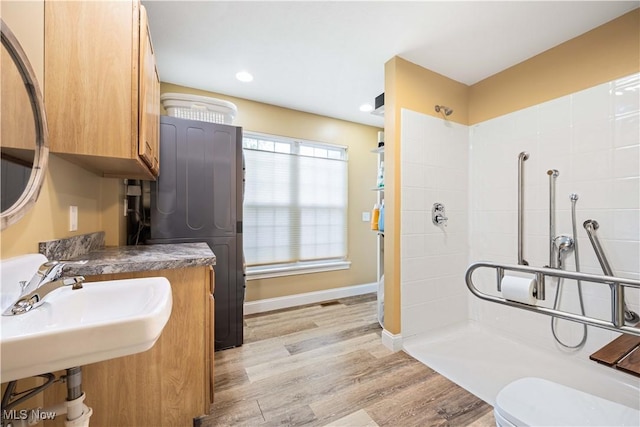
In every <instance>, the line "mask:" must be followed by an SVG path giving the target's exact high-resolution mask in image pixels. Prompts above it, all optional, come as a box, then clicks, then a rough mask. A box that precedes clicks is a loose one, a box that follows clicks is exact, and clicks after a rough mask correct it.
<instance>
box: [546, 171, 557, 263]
mask: <svg viewBox="0 0 640 427" xmlns="http://www.w3.org/2000/svg"><path fill="white" fill-rule="evenodd" d="M547 175H549V268H557V267H558V266H557V265H556V257H555V248H554V246H553V239H555V237H556V178H558V175H560V172H558V170H557V169H550V170H548V171H547Z"/></svg>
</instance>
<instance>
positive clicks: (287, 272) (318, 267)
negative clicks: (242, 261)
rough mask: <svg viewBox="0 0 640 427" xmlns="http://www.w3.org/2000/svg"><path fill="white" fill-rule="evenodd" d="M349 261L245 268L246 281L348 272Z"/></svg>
mask: <svg viewBox="0 0 640 427" xmlns="http://www.w3.org/2000/svg"><path fill="white" fill-rule="evenodd" d="M349 268H351V261H342V260H341V261H326V262H313V263H298V264H286V265H279V266H270V267H247V280H258V279H271V278H274V277H283V276H295V275H298V274H310V273H324V272H327V271H337V270H348V269H349Z"/></svg>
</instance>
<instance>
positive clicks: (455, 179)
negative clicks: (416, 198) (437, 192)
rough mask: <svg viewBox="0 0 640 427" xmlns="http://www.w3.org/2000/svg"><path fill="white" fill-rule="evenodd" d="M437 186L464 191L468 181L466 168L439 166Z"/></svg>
mask: <svg viewBox="0 0 640 427" xmlns="http://www.w3.org/2000/svg"><path fill="white" fill-rule="evenodd" d="M436 174H437V176H438V181H437V182H438V185H437V187H438V188H440V189H444V190H460V191H466V190H467V187H468V183H469V173H468V169H463V170H460V169H451V168H439V169H438V170H437V172H436Z"/></svg>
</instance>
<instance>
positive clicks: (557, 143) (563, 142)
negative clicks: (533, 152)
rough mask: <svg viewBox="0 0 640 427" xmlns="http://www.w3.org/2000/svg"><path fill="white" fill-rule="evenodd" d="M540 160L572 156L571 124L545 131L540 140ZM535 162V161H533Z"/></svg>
mask: <svg viewBox="0 0 640 427" xmlns="http://www.w3.org/2000/svg"><path fill="white" fill-rule="evenodd" d="M538 141H539V142H538V147H539V150H540V152H539V154H540V158H542V159H545V158H548V157H551V156H568V155H570V154H571V128H570V127H569V123H568V122H567V123H565V126H562V127H561V126H559V127H556V128H554V129H549V130H544V131H542V132H541V133H540V135H539V138H538ZM531 160H533V159H531Z"/></svg>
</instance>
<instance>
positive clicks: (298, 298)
mask: <svg viewBox="0 0 640 427" xmlns="http://www.w3.org/2000/svg"><path fill="white" fill-rule="evenodd" d="M371 292H378V284H377V283H366V284H364V285H355V286H347V287H344V288H335V289H327V290H325V291H315V292H306V293H303V294H296V295H287V296H286V297H278V298H267V299H261V300H257V301H249V302H245V303H244V314H254V313H263V312H265V311H272V310H279V309H281V308H289V307H297V306H299V305H305V304H314V303H317V302H322V301H330V300H334V299H338V298H345V297H352V296H356V295H363V294H368V293H371Z"/></svg>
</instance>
